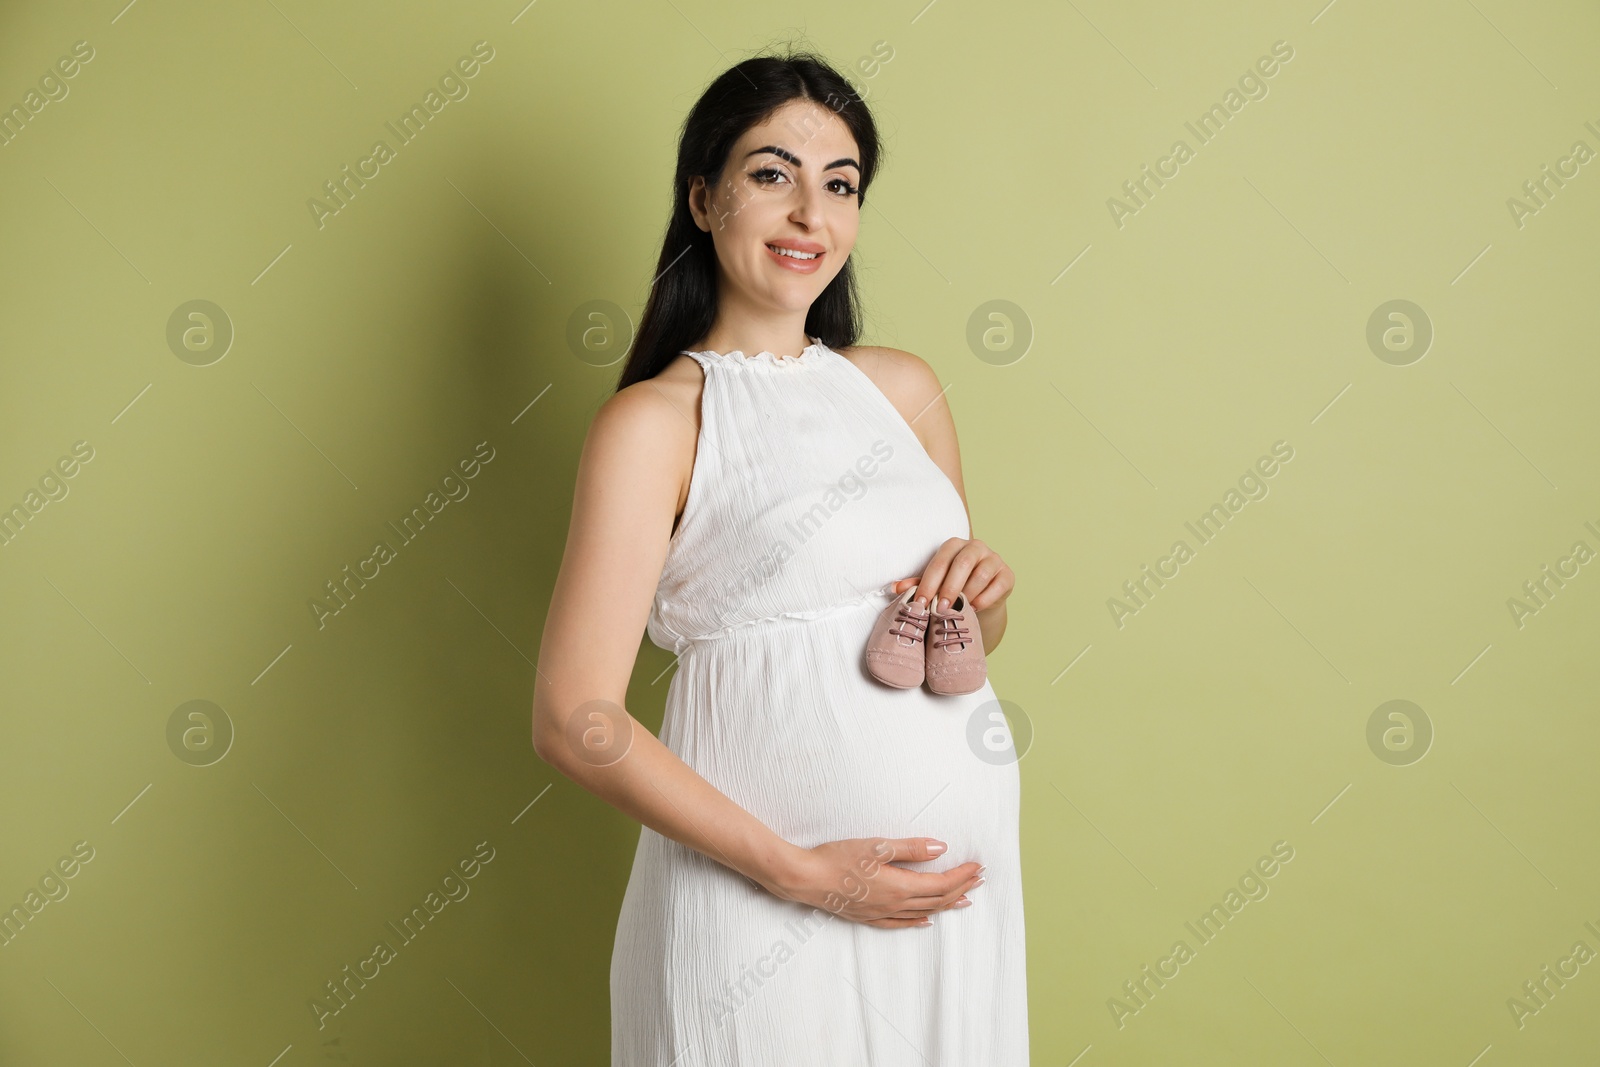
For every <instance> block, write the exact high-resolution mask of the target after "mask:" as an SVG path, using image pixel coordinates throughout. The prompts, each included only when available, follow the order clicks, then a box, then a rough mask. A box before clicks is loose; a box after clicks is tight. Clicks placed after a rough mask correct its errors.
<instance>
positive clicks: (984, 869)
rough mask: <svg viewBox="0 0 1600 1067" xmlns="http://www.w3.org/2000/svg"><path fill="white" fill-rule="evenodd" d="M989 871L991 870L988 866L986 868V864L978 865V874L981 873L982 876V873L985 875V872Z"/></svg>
mask: <svg viewBox="0 0 1600 1067" xmlns="http://www.w3.org/2000/svg"><path fill="white" fill-rule="evenodd" d="M988 869H989V868H988V867H987V866H986V865H984V864H981V863H980V864H979V865H978V873H979V874H982V873H983V872H984V871H987V870H988Z"/></svg>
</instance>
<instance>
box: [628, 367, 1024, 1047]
mask: <svg viewBox="0 0 1600 1067" xmlns="http://www.w3.org/2000/svg"><path fill="white" fill-rule="evenodd" d="M812 342H813V343H812V344H811V345H810V346H809V347H807V348H806V349H805V351H804V352H803V353H801V355H800V356H799V357H793V358H791V357H783V358H780V357H777V356H774V355H772V354H771V353H768V352H762V353H760V354H758V355H755V356H750V357H747V356H745V355H744V354H742V353H740V352H729V353H717V352H688V353H686V354H687V355H690V356H692V357H693V358H694V359H695V361H696V362H697V363H699V365H700V366H701V368H702V369H703V371H704V373H705V387H704V391H703V395H702V400H701V431H700V438H699V442H698V446H697V450H696V455H695V461H694V472H693V476H692V478H691V481H690V488H689V496H688V500H687V503H686V504H685V507H684V512H683V516H682V518H681V519H680V521H679V524H678V527H677V529H676V530H675V531H674V533H673V535H672V539H671V543H670V546H669V549H668V553H667V559H666V562H665V565H664V566H663V569H662V574H661V581H660V584H659V586H658V588H657V591H656V596H655V600H654V603H653V604H652V606H651V611H650V617H649V622H648V627H647V632H648V634H649V636H650V639H651V641H652V642H654V643H655V644H657V645H658V646H660V647H661V648H664V649H667V650H669V651H672V652H674V653H676V654H677V656H678V663H677V671H676V673H675V674H674V675H673V678H672V681H671V684H670V687H669V689H668V693H667V702H666V712H665V718H664V720H663V724H662V729H661V740H662V742H663V743H665V744H666V745H667V746H668V747H669V748H670V749H672V751H674V752H675V753H677V754H678V756H679V757H680V758H682V759H683V760H684V761H685V762H686V763H687V764H688V765H689V766H691V767H693V768H694V769H695V770H696V771H697V772H698V773H699V774H700V775H702V776H703V777H704V778H706V779H707V780H708V781H709V782H710V783H711V784H712V785H714V786H715V787H716V788H718V789H720V790H721V791H722V792H723V793H725V794H727V795H728V796H729V797H731V798H732V799H733V800H734V802H736V803H738V804H739V805H741V806H742V807H744V808H746V809H748V810H749V811H750V812H752V813H753V814H754V815H755V816H756V817H757V818H758V819H760V820H762V821H763V822H764V823H765V824H766V825H768V826H770V827H771V828H772V829H773V830H774V831H775V832H776V833H777V834H779V835H780V836H781V837H783V838H784V839H786V840H788V841H790V842H792V843H794V844H796V845H799V846H801V847H807V848H809V847H813V846H816V845H819V844H822V843H824V842H827V841H834V840H839V839H843V838H854V837H869V838H870V837H880V836H881V837H914V836H928V837H935V838H938V839H940V840H942V841H945V842H947V843H948V844H949V846H950V848H949V851H948V852H947V853H946V854H945V855H944V856H941V857H940V858H939V859H937V860H933V861H927V862H922V863H909V864H904V866H906V867H909V868H910V869H913V870H929V871H940V870H947V869H949V868H951V867H954V866H956V865H958V864H961V863H964V862H966V861H968V860H976V861H978V862H979V863H983V864H987V866H988V870H987V871H986V872H985V874H984V877H985V878H986V879H987V881H986V882H985V884H984V885H981V886H979V887H978V888H977V889H975V890H973V891H972V892H971V893H970V894H969V896H970V897H971V899H972V901H973V904H972V906H971V907H968V908H962V909H956V910H953V911H952V910H947V911H943V912H940V913H938V914H936V915H935V916H934V917H933V925H932V926H929V927H909V928H903V929H881V928H878V927H873V926H867V925H864V924H862V923H857V922H852V921H850V920H848V919H843V918H839V917H837V916H835V915H832V914H830V913H829V912H828V911H827V910H825V909H819V908H813V907H810V906H807V905H803V904H798V903H795V902H792V901H784V900H779V899H778V898H776V897H774V896H772V895H771V894H769V893H767V892H766V891H765V890H764V889H762V888H761V887H760V886H758V885H756V884H755V883H754V882H752V881H751V880H749V879H747V878H745V877H744V876H743V875H740V874H738V873H736V872H734V871H732V870H731V869H729V868H728V867H725V866H723V865H722V864H720V863H717V862H716V861H714V860H712V859H709V858H708V857H706V856H703V855H701V854H700V853H698V852H696V851H695V850H693V849H690V848H687V847H685V846H683V845H680V844H678V843H677V842H676V841H673V840H671V839H670V838H666V837H663V836H661V835H660V834H658V833H656V832H655V831H653V830H651V829H650V828H649V827H641V829H640V834H639V844H638V848H637V851H636V852H635V854H634V861H633V868H632V872H631V875H630V877H629V880H628V887H627V891H626V893H625V895H624V898H623V903H622V910H621V913H620V915H619V918H618V922H617V932H616V940H615V944H614V946H613V951H612V957H611V976H610V986H611V1037H612V1053H611V1063H612V1065H613V1067H669V1065H670V1067H734V1065H739V1067H789V1065H794V1067H801V1065H804V1067H816V1065H819V1064H827V1065H829V1067H867V1065H871V1067H902V1065H903V1067H977V1065H983V1067H1025V1065H1026V1064H1027V1063H1028V1016H1027V988H1026V967H1025V956H1024V938H1023V934H1024V927H1023V907H1022V882H1021V858H1020V854H1019V851H1018V802H1019V780H1018V773H1017V765H1016V762H1015V759H1014V749H1011V748H1010V739H1009V736H1003V737H1002V740H1003V742H1004V749H1003V750H1002V751H1009V752H1011V755H1012V758H1010V759H1007V758H1004V756H1001V757H1000V758H998V759H997V758H996V757H995V733H994V731H995V729H996V726H997V724H998V727H999V729H1000V730H1001V731H1002V732H1003V730H1004V725H1003V724H1004V719H1003V718H1002V717H999V716H996V715H994V714H993V713H994V712H996V711H997V710H998V705H997V704H995V703H994V702H995V700H996V697H995V693H994V689H993V687H992V686H991V685H989V684H988V683H985V684H984V686H983V687H982V688H981V689H979V690H978V691H977V692H975V693H971V694H967V695H965V696H941V695H936V694H933V693H931V692H929V691H928V690H927V689H926V688H915V689H894V688H891V687H889V686H886V685H883V684H882V683H880V682H878V681H876V680H875V679H873V678H872V677H871V675H869V674H868V673H867V671H866V668H865V663H864V658H863V652H864V650H865V647H866V641H867V637H868V634H869V632H870V630H871V627H872V624H873V621H874V620H875V619H876V618H877V616H878V613H879V612H880V611H882V609H883V608H884V607H885V606H886V605H887V604H888V603H889V602H890V600H891V599H892V596H891V594H890V593H889V592H888V587H889V586H890V585H891V584H892V583H893V582H895V581H896V580H898V579H900V578H904V577H910V576H913V575H917V574H920V573H921V571H922V569H923V567H924V566H926V564H927V562H928V560H929V559H930V558H931V556H932V555H933V553H934V551H935V550H936V549H938V548H939V546H940V545H941V544H943V543H944V541H945V540H946V539H948V538H950V537H962V538H965V537H968V536H970V529H969V526H968V523H967V518H966V512H965V509H964V508H963V507H962V504H961V497H960V496H959V494H958V493H957V492H956V489H955V486H954V485H952V484H951V482H950V480H949V479H948V478H947V477H946V476H945V474H944V472H943V471H942V470H941V469H940V468H939V467H938V465H937V464H935V463H934V462H933V460H932V458H931V457H929V455H928V454H927V452H926V451H925V450H924V449H923V447H922V444H921V442H920V441H918V440H917V437H916V435H915V434H914V433H913V431H912V429H911V427H910V426H909V425H908V424H907V423H906V421H905V419H904V418H903V417H902V416H901V415H900V413H899V412H898V411H897V410H896V409H895V407H894V405H893V404H892V403H891V402H890V401H889V399H888V398H887V397H886V396H884V394H883V393H882V392H881V391H880V390H879V389H878V387H877V386H876V385H875V384H873V382H872V380H871V379H870V378H868V377H867V376H866V374H865V373H863V372H862V371H861V370H859V369H858V368H856V366H855V365H854V364H852V363H851V362H850V361H849V360H847V359H845V358H844V357H843V356H841V355H839V354H838V353H837V352H834V351H833V350H832V349H830V348H828V347H827V346H826V345H825V344H823V343H822V341H821V339H820V338H812ZM975 738H981V740H976V739H975Z"/></svg>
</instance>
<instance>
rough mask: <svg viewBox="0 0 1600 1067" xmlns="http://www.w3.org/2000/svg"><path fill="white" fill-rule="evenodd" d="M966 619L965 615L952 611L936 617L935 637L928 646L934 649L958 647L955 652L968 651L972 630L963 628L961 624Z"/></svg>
mask: <svg viewBox="0 0 1600 1067" xmlns="http://www.w3.org/2000/svg"><path fill="white" fill-rule="evenodd" d="M964 618H966V615H965V613H963V612H960V611H950V612H943V613H940V614H939V615H937V616H936V617H935V624H934V629H933V636H932V637H930V638H929V639H928V644H929V645H931V646H932V647H934V648H945V647H946V646H949V645H956V646H957V647H956V649H955V651H957V652H964V651H966V648H967V645H968V644H969V643H970V642H971V641H972V628H971V627H970V626H962V625H960V622H961V620H962V619H964Z"/></svg>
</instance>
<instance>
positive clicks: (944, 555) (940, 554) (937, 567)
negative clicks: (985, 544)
mask: <svg viewBox="0 0 1600 1067" xmlns="http://www.w3.org/2000/svg"><path fill="white" fill-rule="evenodd" d="M966 544H967V542H966V541H964V540H963V539H961V538H959V537H951V538H948V539H946V540H945V542H944V544H942V545H940V546H939V547H938V549H937V550H936V551H935V552H934V553H933V558H932V559H930V560H929V561H928V565H927V566H926V567H924V568H923V571H922V580H921V581H919V582H918V583H917V595H916V599H918V600H920V601H922V602H923V603H924V604H931V603H933V601H934V598H935V597H936V596H937V595H939V589H940V587H941V586H942V585H943V584H944V583H945V582H946V580H947V578H946V571H948V570H949V568H950V561H951V560H953V559H955V557H956V555H957V554H958V553H960V551H961V549H962V547H963V546H965V545H966ZM957 591H958V592H959V590H957Z"/></svg>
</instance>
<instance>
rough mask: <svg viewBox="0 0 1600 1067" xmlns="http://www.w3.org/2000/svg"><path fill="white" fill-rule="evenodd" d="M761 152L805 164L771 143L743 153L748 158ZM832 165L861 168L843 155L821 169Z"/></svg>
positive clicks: (798, 164) (795, 163)
mask: <svg viewBox="0 0 1600 1067" xmlns="http://www.w3.org/2000/svg"><path fill="white" fill-rule="evenodd" d="M762 152H771V153H772V154H773V155H775V156H777V157H778V158H779V159H782V160H784V161H786V162H789V163H793V164H794V165H795V166H797V167H803V166H805V164H804V163H802V162H800V158H799V157H798V156H796V155H795V154H794V153H793V152H790V151H788V150H787V149H783V148H779V147H778V146H777V145H771V144H769V145H765V146H763V147H761V148H755V149H751V150H750V151H748V152H746V153H745V158H747V159H748V158H749V157H750V156H755V155H760V154H761V153H762ZM834 167H854V168H856V170H860V169H861V164H859V163H857V162H856V161H855V160H853V159H851V158H850V157H849V156H844V157H843V158H841V159H836V160H834V161H833V162H832V163H829V164H828V165H827V166H825V167H823V168H822V169H823V170H832V169H833V168H834Z"/></svg>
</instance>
